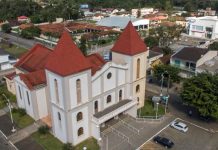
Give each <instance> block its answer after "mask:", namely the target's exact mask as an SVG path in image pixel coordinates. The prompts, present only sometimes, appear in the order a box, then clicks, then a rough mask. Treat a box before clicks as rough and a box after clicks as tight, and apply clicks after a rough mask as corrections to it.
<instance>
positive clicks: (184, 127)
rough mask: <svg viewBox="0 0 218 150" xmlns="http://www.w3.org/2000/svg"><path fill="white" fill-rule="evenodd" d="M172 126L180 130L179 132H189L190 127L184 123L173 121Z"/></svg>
mask: <svg viewBox="0 0 218 150" xmlns="http://www.w3.org/2000/svg"><path fill="white" fill-rule="evenodd" d="M170 126H171V127H173V128H175V129H177V130H179V131H183V132H187V131H188V126H187V125H186V124H184V123H182V122H178V121H173V122H172V123H171V125H170Z"/></svg>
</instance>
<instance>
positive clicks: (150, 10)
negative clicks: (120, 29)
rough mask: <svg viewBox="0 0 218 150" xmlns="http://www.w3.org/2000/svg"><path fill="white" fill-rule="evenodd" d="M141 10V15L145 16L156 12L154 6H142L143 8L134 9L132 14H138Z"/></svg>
mask: <svg viewBox="0 0 218 150" xmlns="http://www.w3.org/2000/svg"><path fill="white" fill-rule="evenodd" d="M139 11H140V14H141V15H140V16H144V15H148V14H152V13H153V12H154V8H141V9H132V10H131V12H132V15H133V16H134V17H137V16H138V12H139Z"/></svg>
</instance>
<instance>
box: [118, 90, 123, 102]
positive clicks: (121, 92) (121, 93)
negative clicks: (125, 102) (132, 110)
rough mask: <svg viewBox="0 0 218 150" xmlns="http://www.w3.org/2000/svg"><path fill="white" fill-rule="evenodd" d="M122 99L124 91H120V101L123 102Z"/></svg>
mask: <svg viewBox="0 0 218 150" xmlns="http://www.w3.org/2000/svg"><path fill="white" fill-rule="evenodd" d="M122 97H123V91H122V90H120V91H119V101H121V100H122Z"/></svg>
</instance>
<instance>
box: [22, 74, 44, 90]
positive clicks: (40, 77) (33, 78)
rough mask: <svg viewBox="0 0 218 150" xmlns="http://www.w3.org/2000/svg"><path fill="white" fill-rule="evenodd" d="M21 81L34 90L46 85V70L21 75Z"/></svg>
mask: <svg viewBox="0 0 218 150" xmlns="http://www.w3.org/2000/svg"><path fill="white" fill-rule="evenodd" d="M20 79H21V80H22V81H23V82H24V83H25V84H26V86H27V87H28V88H29V89H30V90H32V89H33V87H34V86H37V85H40V84H46V76H45V70H38V71H35V72H31V73H26V74H20Z"/></svg>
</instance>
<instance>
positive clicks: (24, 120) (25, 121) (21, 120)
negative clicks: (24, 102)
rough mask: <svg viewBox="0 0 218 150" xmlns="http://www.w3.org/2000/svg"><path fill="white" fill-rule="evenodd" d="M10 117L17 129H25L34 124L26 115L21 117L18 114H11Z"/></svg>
mask: <svg viewBox="0 0 218 150" xmlns="http://www.w3.org/2000/svg"><path fill="white" fill-rule="evenodd" d="M9 115H10V114H9ZM12 115H13V118H14V121H15V123H16V125H17V126H18V127H19V128H25V127H27V126H29V125H31V124H32V123H33V122H34V120H33V119H32V118H31V117H30V116H28V115H24V116H22V115H20V114H19V113H18V112H13V113H12Z"/></svg>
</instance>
